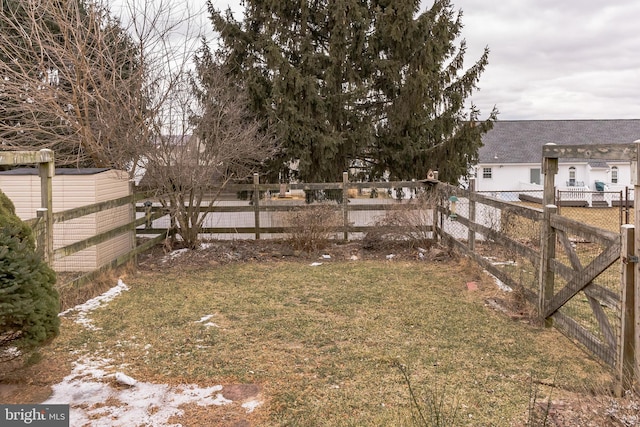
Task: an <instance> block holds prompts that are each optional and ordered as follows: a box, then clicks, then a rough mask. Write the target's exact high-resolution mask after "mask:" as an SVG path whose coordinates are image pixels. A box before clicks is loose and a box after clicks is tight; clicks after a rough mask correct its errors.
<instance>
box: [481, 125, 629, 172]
mask: <svg viewBox="0 0 640 427" xmlns="http://www.w3.org/2000/svg"><path fill="white" fill-rule="evenodd" d="M636 140H640V119H624V120H504V121H497V122H495V123H494V126H493V129H492V130H490V131H489V132H487V133H486V134H485V135H484V136H483V138H482V142H483V144H484V146H483V147H481V148H480V150H479V152H478V155H479V163H481V164H482V163H535V162H539V161H540V160H541V158H542V146H543V145H545V144H548V143H555V144H558V145H576V144H617V143H619V144H628V143H632V142H634V141H636Z"/></svg>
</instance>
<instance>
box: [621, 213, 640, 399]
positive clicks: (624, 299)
mask: <svg viewBox="0 0 640 427" xmlns="http://www.w3.org/2000/svg"><path fill="white" fill-rule="evenodd" d="M634 234H635V227H634V226H633V225H629V224H625V225H623V226H622V227H621V238H622V241H621V243H622V245H621V249H620V258H621V259H622V277H621V282H620V284H621V288H622V294H621V301H620V306H621V310H622V313H621V316H620V320H621V325H620V342H619V343H618V354H617V360H616V380H617V381H616V387H615V392H616V395H617V396H618V397H621V396H622V395H623V394H624V392H625V391H628V390H631V388H632V387H633V385H634V379H635V378H636V376H637V375H638V371H637V366H636V362H635V359H636V357H635V353H636V351H637V350H636V349H635V346H636V342H635V341H636V336H635V335H636V333H635V331H636V324H635V323H636V316H637V313H636V310H635V300H636V298H637V297H638V296H637V294H636V292H635V280H636V278H635V269H636V264H637V259H630V257H633V256H634V253H635V247H634V244H635V242H634V240H635V235H634Z"/></svg>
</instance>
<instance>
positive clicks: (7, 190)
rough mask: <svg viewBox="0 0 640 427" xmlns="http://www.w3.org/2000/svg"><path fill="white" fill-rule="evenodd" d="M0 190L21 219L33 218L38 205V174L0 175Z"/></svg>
mask: <svg viewBox="0 0 640 427" xmlns="http://www.w3.org/2000/svg"><path fill="white" fill-rule="evenodd" d="M0 190H2V192H3V193H4V194H6V195H7V196H8V197H9V198H10V199H11V201H12V202H13V204H14V206H15V208H16V215H18V217H19V218H20V219H22V220H25V219H31V218H35V217H36V216H37V215H36V211H37V209H38V208H39V207H40V178H39V177H38V176H31V175H24V176H16V175H0Z"/></svg>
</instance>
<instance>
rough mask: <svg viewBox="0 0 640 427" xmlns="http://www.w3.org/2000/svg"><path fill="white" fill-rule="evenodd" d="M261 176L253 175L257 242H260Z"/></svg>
mask: <svg viewBox="0 0 640 427" xmlns="http://www.w3.org/2000/svg"><path fill="white" fill-rule="evenodd" d="M259 185H260V175H258V174H257V173H254V174H253V212H254V218H255V222H254V224H255V228H256V231H255V233H256V240H260V190H259Z"/></svg>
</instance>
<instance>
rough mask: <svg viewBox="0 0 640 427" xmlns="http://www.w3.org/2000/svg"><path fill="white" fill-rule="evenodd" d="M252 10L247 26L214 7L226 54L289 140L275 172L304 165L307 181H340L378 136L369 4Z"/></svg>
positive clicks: (272, 5)
mask: <svg viewBox="0 0 640 427" xmlns="http://www.w3.org/2000/svg"><path fill="white" fill-rule="evenodd" d="M246 7H247V9H246V12H245V17H244V20H243V22H241V23H240V22H238V21H235V20H234V19H233V17H232V16H231V14H230V12H227V14H226V16H223V15H222V13H220V12H218V11H216V10H215V9H214V8H213V6H212V5H211V4H209V10H210V12H211V15H212V22H213V25H214V28H215V29H216V30H217V31H219V32H220V35H221V39H222V40H221V41H222V45H223V47H222V49H221V51H220V52H219V53H220V54H221V55H222V56H223V57H224V58H225V63H226V65H227V66H228V69H229V71H230V73H231V74H232V75H235V76H236V77H239V78H240V80H241V81H242V82H243V84H244V85H245V87H246V88H247V90H248V91H249V93H250V94H251V96H252V100H253V102H252V107H253V110H254V111H255V112H256V113H258V114H260V115H261V116H262V117H264V118H266V119H267V121H268V123H270V125H271V126H272V127H273V129H274V131H275V132H276V134H277V135H278V137H279V140H280V142H281V145H282V150H281V152H280V155H279V156H277V158H276V162H277V166H276V167H275V168H274V167H273V166H272V168H273V169H272V171H273V172H275V173H277V172H282V171H283V170H284V171H286V170H287V169H288V166H289V164H290V163H291V162H299V166H298V170H299V172H300V175H299V178H300V179H302V180H304V181H325V180H330V181H335V180H339V179H340V176H341V174H342V172H343V171H345V170H346V169H347V168H348V167H349V166H350V164H351V162H352V160H353V159H354V158H356V157H357V156H358V153H359V152H361V151H362V149H363V147H365V146H366V145H367V144H368V143H369V141H370V137H371V134H370V132H371V129H370V126H369V124H368V118H367V116H366V111H364V110H363V108H362V107H361V105H360V102H361V100H362V99H363V98H364V97H365V96H366V91H367V87H366V86H365V85H364V80H365V78H366V75H365V70H363V69H362V67H361V65H362V64H363V63H364V62H365V59H364V55H365V54H366V52H365V51H364V49H363V43H364V40H365V38H366V32H367V30H368V24H367V23H366V16H367V15H368V9H367V6H366V4H365V3H363V2H360V1H356V0H340V1H328V2H321V1H311V2H310V1H303V2H299V1H292V0H286V1H275V0H272V1H263V2H257V1H248V2H247V3H246ZM363 17H364V18H365V24H364V25H363V23H362V20H363ZM275 173H274V174H275Z"/></svg>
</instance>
